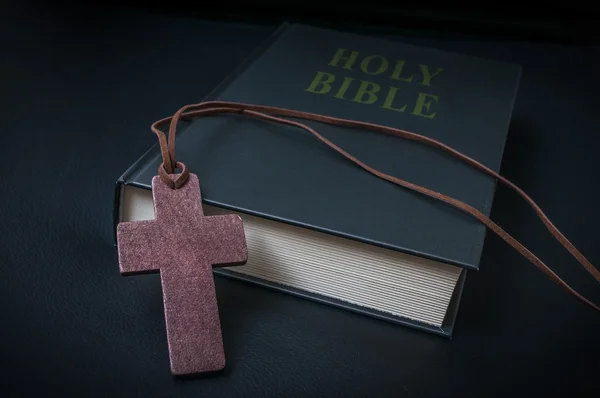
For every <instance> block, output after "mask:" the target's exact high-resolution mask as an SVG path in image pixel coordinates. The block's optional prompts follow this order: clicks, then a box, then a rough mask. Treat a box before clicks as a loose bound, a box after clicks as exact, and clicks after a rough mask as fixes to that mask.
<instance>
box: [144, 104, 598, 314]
mask: <svg viewBox="0 0 600 398" xmlns="http://www.w3.org/2000/svg"><path fill="white" fill-rule="evenodd" d="M225 113H238V114H244V115H248V116H250V117H255V118H258V119H263V120H268V121H272V122H278V123H283V124H288V125H291V126H296V127H299V128H302V129H304V130H306V131H308V132H310V133H311V134H312V135H314V136H315V137H316V138H318V139H319V140H320V141H321V142H323V143H325V144H326V145H328V146H329V147H330V148H332V149H334V150H335V151H336V152H338V153H339V154H341V155H342V156H344V157H345V158H347V159H349V160H351V161H352V162H354V163H355V164H357V165H358V166H360V167H362V168H363V169H364V170H366V171H368V172H370V173H372V174H374V175H376V176H377V177H379V178H382V179H384V180H387V181H389V182H392V183H394V184H396V185H400V186H402V187H405V188H408V189H411V190H413V191H416V192H419V193H421V194H423V195H426V196H429V197H432V198H435V199H438V200H440V201H442V202H446V203H448V204H450V205H452V206H454V207H456V208H458V209H460V210H462V211H464V212H466V213H467V214H470V215H472V216H473V217H475V218H476V219H477V220H479V221H480V222H481V223H483V224H484V225H486V226H487V227H488V228H490V229H491V230H492V231H494V232H495V233H496V234H498V235H499V236H500V237H501V238H502V239H504V240H505V241H506V242H507V243H508V244H509V245H511V246H512V247H513V248H514V249H516V250H517V251H518V252H519V253H521V254H522V255H523V256H524V257H525V258H527V259H528V260H529V261H530V262H532V263H533V264H534V265H535V266H536V267H538V268H539V269H540V270H541V271H542V272H544V273H545V274H546V275H548V276H549V277H550V279H552V280H553V281H554V282H555V283H556V284H558V285H559V286H561V287H562V288H564V289H565V290H567V291H568V292H569V293H571V294H572V295H573V296H575V297H576V298H577V299H579V300H581V301H582V302H583V303H585V304H587V305H588V306H590V307H592V308H593V309H595V310H596V311H600V307H599V306H597V305H596V304H594V303H592V302H591V301H589V300H588V299H586V298H585V297H583V296H582V295H581V294H579V293H578V292H577V291H575V290H574V289H573V288H571V287H570V286H569V285H568V284H567V283H566V282H565V281H564V280H562V279H561V278H560V277H559V276H558V275H556V274H555V273H554V271H552V270H551V269H550V268H549V267H548V266H547V265H546V264H544V262H542V261H541V260H540V259H539V258H537V257H536V256H535V255H534V254H533V253H532V252H530V251H529V250H528V249H527V248H526V247H525V246H523V245H522V244H521V243H520V242H519V241H518V240H516V239H515V238H513V237H512V236H511V235H509V234H508V233H507V232H506V231H504V230H503V229H502V228H501V227H500V226H498V225H497V224H496V223H494V222H493V221H492V220H491V219H490V218H488V217H487V216H486V215H485V214H483V213H481V212H480V211H479V210H477V209H475V208H474V207H472V206H470V205H468V204H466V203H463V202H461V201H459V200H456V199H454V198H451V197H449V196H446V195H443V194H441V193H439V192H435V191H432V190H430V189H427V188H424V187H421V186H419V185H416V184H412V183H410V182H408V181H404V180H401V179H399V178H396V177H394V176H391V175H388V174H385V173H383V172H381V171H379V170H376V169H374V168H372V167H370V166H368V165H366V164H365V163H363V162H361V161H360V160H358V159H357V158H355V157H354V156H352V155H350V154H349V153H347V152H345V151H344V150H343V149H341V148H340V147H338V146H337V145H335V144H334V143H332V142H331V141H329V140H328V139H326V138H325V137H323V136H322V135H320V134H319V133H317V132H316V131H315V130H314V129H313V128H311V127H309V126H307V125H305V124H302V123H299V122H296V121H293V120H288V119H284V118H281V117H278V116H287V117H294V118H300V119H307V120H313V121H317V122H322V123H327V124H333V125H338V126H344V127H359V128H364V129H366V130H371V131H376V132H380V133H385V134H390V135H394V136H398V137H402V138H406V139H409V140H414V141H419V142H423V143H426V144H428V145H431V146H433V147H436V148H439V149H442V150H444V151H446V152H449V153H451V154H452V155H454V156H456V157H458V158H459V159H461V160H462V161H464V162H466V163H468V164H470V165H471V166H473V167H475V168H476V169H479V170H481V171H483V172H484V173H486V174H488V175H490V176H493V177H495V178H497V179H498V180H499V181H500V182H502V183H503V184H505V185H507V186H508V187H510V188H511V189H513V190H514V191H516V192H517V193H518V194H519V195H520V196H521V197H522V198H523V199H525V201H526V202H527V203H528V204H529V205H530V206H531V207H532V208H533V210H534V211H535V213H536V214H537V216H538V217H539V218H540V219H541V220H542V222H543V223H544V225H545V226H546V228H547V229H548V230H549V231H550V232H551V233H552V236H554V238H555V239H556V240H557V241H558V242H559V243H560V244H561V245H562V246H563V247H565V248H566V249H567V250H568V251H569V253H571V255H572V256H573V257H575V259H576V260H577V261H578V262H579V263H580V264H581V265H582V266H583V267H584V268H585V269H586V271H587V272H588V273H589V274H590V275H592V276H593V277H594V279H596V281H598V282H600V272H599V271H598V270H597V269H596V268H594V266H593V265H592V264H591V263H590V262H589V261H588V259H587V258H585V256H584V255H583V254H581V252H579V250H577V248H575V246H573V244H572V243H571V242H570V241H569V240H568V239H567V238H566V237H565V236H564V235H563V234H562V233H561V232H560V231H559V230H558V228H556V227H555V226H554V225H553V224H552V222H551V221H550V219H549V218H548V217H547V216H546V215H545V214H544V213H543V212H542V210H541V209H540V207H539V206H538V205H537V204H536V203H535V202H534V201H533V199H531V198H530V197H529V196H528V195H527V194H526V193H525V192H524V191H523V190H521V189H520V188H519V187H517V186H516V185H515V184H513V183H512V182H510V181H509V180H507V179H506V178H505V177H503V176H501V175H500V174H498V173H496V172H495V171H493V170H492V169H490V168H488V167H486V166H484V165H483V164H481V163H479V162H477V161H476V160H474V159H472V158H470V157H468V156H466V155H464V154H462V153H460V152H458V151H456V150H455V149H452V148H451V147H449V146H447V145H445V144H443V143H441V142H439V141H436V140H434V139H432V138H428V137H425V136H422V135H419V134H415V133H412V132H409V131H405V130H400V129H395V128H391V127H386V126H381V125H377V124H372V123H366V122H360V121H355V120H348V119H340V118H335V117H330V116H325V115H319V114H315V113H308V112H301V111H296V110H291V109H284V108H277V107H271V106H263V105H251V104H243V103H236V102H224V101H209V102H203V103H199V104H192V105H186V106H184V107H182V108H181V109H179V110H178V111H177V112H176V113H175V115H173V116H172V117H167V118H164V119H161V120H158V121H157V122H155V123H154V124H153V125H152V127H151V128H152V131H153V132H154V133H155V134H156V135H157V137H158V141H159V145H160V150H161V154H162V159H163V162H162V164H161V165H160V167H159V174H160V176H161V178H162V179H163V181H165V183H166V184H167V185H168V186H169V187H171V188H174V189H176V188H179V187H181V186H182V185H183V184H184V183H185V181H186V180H187V178H188V172H187V170H186V168H185V165H184V164H182V163H180V162H177V161H176V160H175V136H176V129H177V123H178V122H179V120H180V119H181V118H188V117H197V116H207V115H214V114H225ZM269 113H270V115H269ZM275 115H277V116H275ZM166 123H170V125H169V132H168V138H167V137H166V136H165V133H164V132H163V131H161V130H160V129H159V127H160V126H161V125H163V124H166ZM176 168H181V169H182V172H181V173H180V175H179V176H178V177H177V178H176V179H175V181H173V180H172V179H171V178H170V176H169V175H170V174H173V173H174V172H175V169H176Z"/></svg>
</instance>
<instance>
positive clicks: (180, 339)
mask: <svg viewBox="0 0 600 398" xmlns="http://www.w3.org/2000/svg"><path fill="white" fill-rule="evenodd" d="M152 195H153V197H154V212H155V213H154V214H155V219H154V220H144V221H132V222H122V223H120V224H119V225H118V226H117V247H118V253H119V267H120V271H121V274H123V275H131V274H139V273H147V272H157V271H159V272H160V278H161V281H162V290H163V301H164V307H165V322H166V326H167V341H168V347H169V357H170V361H171V371H172V373H173V374H175V375H185V374H192V373H201V372H208V371H215V370H221V369H223V368H224V367H225V353H224V350H223V341H222V336H221V324H220V320H219V312H218V307H217V298H216V293H215V284H214V280H213V273H212V266H213V265H221V266H225V265H240V264H244V263H246V260H247V258H248V251H247V247H246V240H245V236H244V229H243V225H242V219H241V218H240V217H239V216H238V215H234V214H230V215H224V216H210V217H205V216H204V213H203V211H202V201H201V194H200V184H199V182H198V177H197V176H196V175H194V174H191V173H190V175H189V179H188V181H187V182H186V183H185V184H184V185H183V186H182V187H180V188H178V189H172V188H170V187H168V186H167V184H165V183H164V181H162V180H161V179H160V177H158V176H156V177H154V178H153V179H152Z"/></svg>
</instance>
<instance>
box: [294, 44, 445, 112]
mask: <svg viewBox="0 0 600 398" xmlns="http://www.w3.org/2000/svg"><path fill="white" fill-rule="evenodd" d="M328 66H330V67H333V68H339V69H342V70H349V71H352V70H359V71H360V72H362V73H364V74H365V75H367V76H378V75H385V76H387V77H388V78H389V79H390V84H389V85H388V86H383V87H382V85H381V84H378V83H375V82H373V81H370V80H363V79H356V78H354V77H350V76H340V74H339V73H338V74H335V73H333V71H332V72H326V71H317V72H316V74H315V75H314V78H313V80H312V81H311V82H310V84H309V86H308V87H307V88H306V89H305V90H306V91H308V92H311V93H314V94H326V95H331V96H332V97H334V98H338V99H341V100H348V101H352V102H356V103H359V104H366V105H378V106H380V107H381V108H383V109H387V110H390V111H396V112H407V113H410V114H412V115H415V116H420V117H424V118H427V119H433V118H435V117H436V114H437V111H436V110H435V105H436V104H437V103H438V101H439V97H438V96H437V95H435V94H432V93H430V92H428V91H426V89H428V88H430V87H432V82H434V81H435V79H436V78H437V77H438V75H440V74H441V73H442V72H443V69H442V68H438V67H436V68H432V67H430V66H429V65H424V64H415V65H412V64H409V63H407V62H406V61H404V60H396V61H394V62H390V61H389V60H388V59H387V58H385V57H383V56H381V55H367V56H364V57H361V55H360V53H359V52H358V51H350V50H347V49H345V48H338V49H337V51H336V53H335V54H334V56H333V57H332V59H331V60H330V61H329V63H328ZM401 84H412V85H417V86H418V87H419V88H420V89H419V90H418V91H417V92H416V93H414V92H412V91H403V90H402V86H401Z"/></svg>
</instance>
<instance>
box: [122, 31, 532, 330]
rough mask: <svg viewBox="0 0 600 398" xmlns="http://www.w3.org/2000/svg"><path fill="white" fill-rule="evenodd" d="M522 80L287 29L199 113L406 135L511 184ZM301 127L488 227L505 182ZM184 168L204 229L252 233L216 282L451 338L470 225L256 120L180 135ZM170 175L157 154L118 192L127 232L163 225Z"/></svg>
mask: <svg viewBox="0 0 600 398" xmlns="http://www.w3.org/2000/svg"><path fill="white" fill-rule="evenodd" d="M520 74H521V68H520V66H518V65H512V64H506V63H501V62H497V61H493V60H486V59H480V58H476V57H472V56H468V55H462V54H455V53H450V52H444V51H440V50H436V49H430V48H423V47H417V46H414V45H410V44H407V43H402V42H399V41H391V40H387V39H381V38H376V37H369V36H366V35H357V34H353V33H347V32H342V31H336V30H329V29H323V28H316V27H311V26H305V25H296V24H284V25H283V26H281V27H280V28H279V29H278V30H277V31H276V32H275V33H274V34H273V35H272V37H271V38H270V39H269V40H268V41H267V42H266V43H264V45H262V46H261V47H260V48H258V49H256V51H254V53H253V54H251V55H250V56H249V58H248V59H247V60H246V61H245V62H244V63H243V64H242V65H240V66H239V67H238V68H237V69H236V70H235V71H234V73H232V74H231V75H230V77H229V78H227V79H226V80H225V81H224V82H222V83H221V84H220V85H218V86H217V87H216V88H215V90H214V91H213V92H212V93H211V94H210V95H209V96H208V97H205V98H202V99H201V101H209V100H222V101H232V102H243V103H250V104H258V105H270V106H275V107H282V108H289V109H294V110H299V111H306V112H313V113H320V114H326V115H328V116H333V117H340V118H346V119H355V120H359V121H363V122H371V123H376V124H382V125H387V126H391V127H395V128H400V129H403V130H408V131H412V132H415V133H418V134H422V135H425V136H428V137H431V138H434V139H436V140H439V141H441V142H443V143H445V144H447V145H449V146H451V147H453V148H455V149H457V150H458V151H460V152H462V153H464V154H466V155H468V156H470V157H472V158H474V159H476V160H477V161H479V162H481V163H483V164H485V165H486V166H488V167H489V168H491V169H492V170H494V171H499V169H500V165H501V161H502V156H503V151H504V144H505V140H506V135H507V132H508V126H509V122H510V118H511V113H512V109H513V102H514V99H515V96H516V92H517V89H518V83H519V79H520ZM190 89H191V90H193V87H190ZM198 102H200V101H198ZM183 105H185V104H182V106H183ZM173 112H175V110H173ZM163 116H168V115H163ZM302 122H304V123H306V124H308V125H309V126H311V127H313V128H314V129H316V130H317V131H318V132H319V133H320V134H322V135H323V136H324V137H325V138H327V139H329V140H330V141H332V142H333V143H335V144H336V145H338V146H340V147H341V148H342V149H344V150H345V151H347V152H349V153H350V154H352V155H353V156H355V157H357V158H358V159H360V160H361V161H363V162H365V163H366V164H368V165H370V166H372V167H375V168H376V169H379V170H381V171H383V172H386V173H388V174H391V175H394V176H397V177H399V178H402V179H404V180H407V181H409V182H412V183H415V184H418V185H421V186H424V187H426V188H429V189H432V190H435V191H437V192H440V193H443V194H445V195H448V196H451V197H454V198H456V199H458V200H461V201H463V202H465V203H468V204H470V205H471V206H473V207H475V208H476V209H478V210H480V211H481V212H483V213H484V214H486V215H489V213H490V210H491V206H492V201H493V197H494V191H495V187H496V181H495V179H493V178H491V177H489V176H487V175H485V174H483V173H481V172H480V171H478V170H476V169H474V168H472V167H471V166H469V165H467V164H465V163H463V162H461V161H460V160H459V159H457V158H455V157H452V156H451V155H449V154H447V153H444V152H442V151H439V150H436V149H433V148H431V147H428V146H426V145H424V144H421V143H418V142H414V141H407V140H403V139H401V138H398V137H393V136H389V135H385V134H378V133H373V132H370V131H365V130H361V129H356V128H346V127H340V126H333V125H328V124H323V123H318V122H314V121H304V120H303V121H302ZM149 134H150V133H149ZM177 157H178V160H180V161H182V162H184V163H185V164H186V165H187V167H188V169H189V170H190V172H192V173H195V174H197V176H198V178H199V181H200V187H201V190H202V194H203V196H202V203H203V207H204V212H205V214H206V215H217V214H237V215H239V216H240V217H241V218H242V220H243V225H244V233H245V237H246V241H247V247H248V261H247V263H246V264H245V265H243V266H235V267H222V268H215V269H214V270H213V272H214V273H215V274H217V275H221V276H226V277H230V278H235V279H238V280H242V281H246V282H250V283H255V284H258V285H261V286H265V287H268V288H272V289H276V290H278V291H280V292H285V293H289V294H293V295H296V296H300V297H304V298H307V299H311V300H314V301H317V302H320V303H325V304H329V305H334V306H336V307H339V308H343V309H347V310H350V311H354V312H357V313H361V314H364V315H368V316H372V317H376V318H380V319H385V320H389V321H393V322H397V323H400V324H403V325H406V326H410V327H414V328H418V329H421V330H424V331H429V332H432V333H436V334H439V335H442V336H447V337H450V336H452V333H453V330H454V323H455V318H456V314H457V311H458V307H459V302H460V296H461V291H462V287H463V284H464V282H465V277H466V272H467V271H468V270H478V269H479V262H480V257H481V254H482V247H483V242H484V237H485V234H486V228H485V226H483V225H482V224H480V223H479V222H478V221H477V220H475V219H474V218H472V217H471V216H469V215H467V214H465V213H463V212H461V211H460V210H457V209H455V208H453V207H451V206H449V205H447V204H445V203H441V202H437V201H435V200H433V199H430V198H427V197H425V196H423V195H420V194H418V193H415V192H412V191H408V190H405V189H403V188H401V187H398V186H396V185H393V184H390V183H388V182H387V181H384V180H382V179H379V178H377V177H376V176H373V175H371V174H369V173H367V172H365V171H364V170H363V169H361V168H359V167H358V166H356V165H355V164H353V163H352V162H349V161H348V160H347V159H345V158H344V157H342V156H340V155H339V154H337V153H336V152H335V151H333V150H331V148H329V147H327V146H325V145H323V144H322V143H320V142H319V141H318V140H317V139H315V138H314V137H313V136H312V135H310V134H309V133H308V132H306V131H303V130H301V129H298V128H295V127H293V126H285V125H281V124H277V123H270V122H267V121H262V120H256V119H252V118H249V117H247V116H244V115H215V116H207V117H202V118H199V119H196V120H190V121H189V122H187V123H185V124H182V125H181V126H180V128H179V133H178V136H177ZM161 161H162V160H161V156H160V150H159V148H158V146H154V147H152V148H150V150H148V151H147V152H146V153H145V154H144V155H142V156H141V157H140V158H139V159H138V160H137V161H136V162H135V163H134V164H133V165H132V166H131V167H130V168H129V169H128V170H127V171H126V172H125V173H124V174H123V175H122V176H121V177H120V178H119V179H118V181H117V184H116V194H115V212H114V217H115V228H116V225H117V224H118V223H119V222H121V221H135V220H146V219H153V218H154V214H153V202H152V193H151V191H150V189H151V181H152V177H153V176H155V175H156V174H157V169H158V166H159V164H160V163H161Z"/></svg>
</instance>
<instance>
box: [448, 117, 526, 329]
mask: <svg viewBox="0 0 600 398" xmlns="http://www.w3.org/2000/svg"><path fill="white" fill-rule="evenodd" d="M537 135H538V132H536V131H535V128H533V127H532V126H531V125H530V124H529V123H528V122H527V120H526V119H524V118H522V117H521V118H515V119H514V120H513V122H512V123H511V125H510V128H509V132H508V137H507V141H506V145H505V150H504V156H503V161H502V165H501V168H500V174H501V175H502V176H504V177H506V178H507V179H509V180H511V181H512V182H514V183H516V184H517V185H519V183H518V180H526V179H527V177H524V176H523V174H524V173H527V170H529V168H528V167H527V166H528V162H529V160H530V158H531V156H530V154H531V151H533V150H535V141H536V136H537ZM519 176H520V177H519ZM531 214H534V213H533V210H532V209H531V208H530V207H529V206H528V205H527V204H526V202H525V201H524V200H523V199H522V198H521V197H520V196H519V195H518V194H517V193H516V192H514V191H513V190H512V189H510V188H508V187H506V186H505V185H503V184H502V183H498V184H497V186H496V194H495V197H494V202H493V206H492V210H491V213H490V218H491V219H492V220H493V221H494V222H495V223H496V224H498V225H499V226H501V227H502V228H503V229H504V230H505V231H506V232H508V233H509V234H510V235H512V236H513V237H514V238H516V239H518V240H520V239H521V238H522V237H521V236H519V226H520V224H521V223H522V220H524V219H528V218H529V217H531ZM527 265H531V267H534V266H533V265H532V264H530V263H529V262H528V261H527V260H525V259H524V258H523V257H522V255H521V254H519V253H518V252H517V251H516V250H515V249H514V248H512V247H511V246H510V245H509V244H508V243H506V242H505V241H504V240H503V239H502V238H500V237H499V236H497V235H496V234H495V233H493V232H492V231H490V230H489V229H488V230H487V232H486V236H485V241H484V246H483V253H482V258H481V262H480V270H479V271H471V272H469V273H468V274H467V279H466V283H465V287H464V290H463V295H462V300H461V306H460V310H459V313H458V322H457V323H460V324H461V325H462V327H461V328H464V329H466V330H474V331H475V330H480V331H481V330H493V329H495V328H498V327H500V326H502V325H506V324H507V323H508V324H510V323H514V315H515V314H514V311H515V308H514V307H512V306H511V305H507V303H509V302H510V303H513V302H519V301H521V300H526V298H527V294H528V292H527V291H523V289H519V288H520V287H521V286H523V283H524V282H522V281H521V279H522V275H523V274H522V273H523V270H522V268H523V266H527ZM532 272H533V271H532ZM511 319H512V320H513V321H511Z"/></svg>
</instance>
